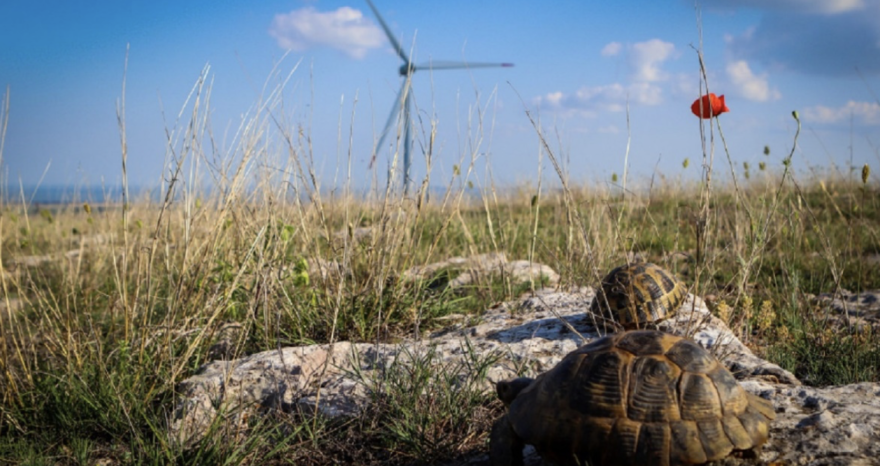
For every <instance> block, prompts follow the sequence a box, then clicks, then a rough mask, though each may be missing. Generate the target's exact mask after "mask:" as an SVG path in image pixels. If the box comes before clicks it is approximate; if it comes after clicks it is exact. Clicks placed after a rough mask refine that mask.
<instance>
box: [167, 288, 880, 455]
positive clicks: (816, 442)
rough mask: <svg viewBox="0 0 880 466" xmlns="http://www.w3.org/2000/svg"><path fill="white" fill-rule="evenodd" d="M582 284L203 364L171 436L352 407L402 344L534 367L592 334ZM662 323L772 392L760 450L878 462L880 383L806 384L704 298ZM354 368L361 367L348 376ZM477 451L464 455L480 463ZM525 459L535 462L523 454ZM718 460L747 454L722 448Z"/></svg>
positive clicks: (499, 375) (499, 371)
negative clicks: (270, 413)
mask: <svg viewBox="0 0 880 466" xmlns="http://www.w3.org/2000/svg"><path fill="white" fill-rule="evenodd" d="M593 298H594V293H593V290H592V289H590V288H577V289H570V290H563V291H559V290H553V289H542V290H538V291H537V292H536V293H534V294H529V295H528V296H526V297H523V298H521V299H517V300H513V301H511V302H508V303H504V304H501V305H499V306H497V307H494V308H492V309H490V310H487V311H486V312H485V313H484V315H483V316H481V320H480V323H479V324H477V325H473V326H467V325H465V324H464V323H458V324H456V325H453V326H451V327H449V328H446V329H444V330H442V331H438V332H435V333H434V334H432V335H430V336H429V337H427V338H425V339H424V340H421V341H405V342H402V343H399V344H379V345H376V344H366V343H360V344H356V343H348V342H339V343H336V344H335V345H312V346H302V347H292V348H281V349H278V350H272V351H266V352H263V353H258V354H254V355H251V356H248V357H245V358H241V359H237V360H233V361H216V362H212V363H209V364H207V365H205V366H204V367H203V368H202V369H201V370H200V371H199V373H198V374H196V375H194V376H192V377H190V378H189V379H187V380H185V381H183V382H182V383H181V384H180V386H179V393H180V398H179V400H178V402H177V405H176V406H175V410H174V418H173V420H172V423H171V426H170V430H171V432H170V436H171V437H172V438H173V439H174V440H176V441H178V442H182V443H184V444H190V443H191V442H193V441H196V440H198V439H200V438H201V437H202V436H203V435H204V432H205V431H206V429H207V427H208V426H209V425H210V424H211V422H214V421H219V422H222V423H223V424H222V425H223V426H224V427H225V428H227V429H230V430H231V431H233V432H241V431H243V430H244V429H245V428H246V425H247V423H246V420H247V418H248V416H252V415H255V413H257V412H258V410H259V409H278V410H281V411H284V412H287V411H290V410H295V409H299V410H308V411H309V412H315V411H319V412H321V413H323V414H325V415H328V416H356V415H358V414H359V413H362V412H363V410H364V409H365V407H366V406H367V403H369V394H370V390H371V389H372V387H371V386H370V383H369V382H365V381H369V380H378V378H379V377H380V376H381V371H380V369H382V368H387V367H390V365H391V364H396V363H400V364H407V360H406V359H405V357H404V355H412V354H419V352H421V351H425V350H427V349H431V350H432V351H434V352H435V354H436V355H437V357H438V358H439V359H440V360H441V362H450V363H454V362H456V361H458V362H462V361H464V359H465V358H467V357H468V353H469V352H471V351H472V352H476V353H477V354H479V355H484V356H489V355H493V356H495V357H496V358H497V359H496V360H495V361H496V362H494V363H493V364H492V365H491V367H490V368H489V370H488V378H489V379H490V380H489V381H486V383H485V387H484V388H485V389H486V390H491V389H492V383H491V381H497V380H501V379H506V378H509V377H512V376H514V375H531V376H534V375H537V374H539V373H541V372H544V371H546V370H548V369H550V368H551V367H553V366H554V365H555V364H556V363H558V362H559V361H560V360H561V359H562V357H563V356H564V355H565V354H567V353H569V352H571V351H572V350H574V349H576V348H577V347H578V346H580V345H582V344H584V343H585V342H589V341H591V340H593V339H595V338H598V337H600V336H602V334H603V333H604V332H601V331H599V328H601V327H600V326H594V325H593V319H592V318H590V317H589V316H588V315H587V314H586V310H587V309H589V305H590V303H591V301H592V299H593ZM661 328H662V329H663V330H665V331H669V332H672V333H675V334H679V335H687V336H690V337H691V338H693V339H694V340H695V341H697V342H698V343H699V344H700V345H702V346H704V347H706V348H708V349H709V350H710V351H712V352H713V353H714V354H715V355H716V356H718V357H719V358H720V359H721V360H722V362H723V363H724V364H725V365H726V366H727V367H728V368H730V369H731V370H732V371H733V372H734V375H735V376H736V377H737V378H738V379H739V380H740V381H741V383H742V384H743V386H744V387H745V389H746V390H749V391H750V392H752V393H755V394H757V395H759V396H763V397H765V398H768V399H770V400H772V402H773V404H774V406H775V408H776V411H777V413H778V414H777V416H778V417H777V419H776V421H775V422H774V423H773V424H772V425H771V437H770V441H769V443H768V444H767V445H766V447H765V448H764V449H763V452H762V454H761V457H760V460H761V462H763V463H770V464H797V465H817V466H818V465H834V466H836V465H845V464H846V465H851V464H856V465H858V464H864V465H877V464H880V463H878V462H877V458H880V442H878V440H880V384H876V383H873V384H872V383H862V384H854V385H847V386H842V387H827V388H817V387H806V386H803V385H801V384H800V382H799V381H798V379H797V378H796V377H795V376H794V375H793V374H791V373H790V372H788V371H786V370H784V369H782V368H781V367H779V366H777V365H775V364H772V363H770V362H768V361H765V360H763V359H761V358H759V357H757V356H756V355H755V354H754V353H753V352H752V351H751V350H750V349H749V348H748V347H747V346H746V345H744V344H743V343H742V342H741V341H739V340H738V339H737V338H736V335H735V334H734V333H733V332H732V331H731V330H730V329H729V328H728V327H727V326H726V325H725V324H724V323H723V322H722V321H721V320H719V319H717V318H715V317H713V316H712V315H711V314H710V312H709V310H708V309H707V308H706V306H705V304H704V303H703V301H702V300H701V299H699V298H697V297H694V296H689V297H688V299H687V300H686V302H685V304H684V306H683V307H682V308H681V309H680V310H679V313H678V314H677V315H676V316H674V317H673V318H670V319H669V320H667V321H665V322H663V323H662V324H661ZM358 374H360V375H358ZM486 463H487V457H486V455H485V454H483V453H480V454H478V455H476V456H474V457H472V458H470V462H469V464H475V465H476V464H486ZM526 464H532V465H537V464H543V463H541V460H540V458H538V457H537V456H536V455H534V454H533V453H532V454H531V455H530V456H528V458H527V462H526ZM719 464H726V465H734V464H755V461H754V460H745V459H736V458H728V459H725V460H723V462H719Z"/></svg>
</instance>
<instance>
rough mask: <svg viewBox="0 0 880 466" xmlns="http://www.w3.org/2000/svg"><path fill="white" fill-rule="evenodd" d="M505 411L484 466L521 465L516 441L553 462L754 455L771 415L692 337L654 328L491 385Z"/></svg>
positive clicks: (632, 464)
mask: <svg viewBox="0 0 880 466" xmlns="http://www.w3.org/2000/svg"><path fill="white" fill-rule="evenodd" d="M496 390H497V392H498V397H499V398H500V399H501V401H503V402H504V404H505V405H506V406H507V407H508V412H507V413H506V414H505V415H503V416H502V417H501V418H499V419H498V420H497V421H496V422H495V424H494V426H493V428H492V434H491V437H490V464H491V465H492V466H510V465H522V464H523V456H522V449H523V447H524V445H525V444H530V445H534V447H535V449H536V450H537V452H538V453H539V454H540V455H541V456H542V457H543V458H544V459H545V460H549V461H552V462H554V463H556V464H561V465H576V464H577V465H581V464H586V462H587V461H589V464H591V465H618V466H636V465H664V466H666V465H670V466H673V465H682V464H700V463H705V462H707V461H714V460H718V459H721V458H724V457H726V456H728V455H729V454H730V453H731V452H733V451H734V450H737V451H742V452H744V453H743V454H744V455H752V456H755V455H757V452H758V449H759V447H760V446H761V445H762V444H763V443H765V442H766V441H767V438H768V436H769V424H770V421H771V420H773V419H774V418H775V417H776V414H775V412H774V411H773V406H772V404H771V403H770V401H768V400H765V399H763V398H761V397H759V396H756V395H753V394H751V393H749V392H747V391H745V389H743V388H742V387H741V386H740V385H739V383H737V381H736V379H735V378H734V377H733V375H732V374H731V373H730V371H728V370H727V369H726V368H725V367H724V366H723V365H722V364H721V363H719V362H718V360H717V359H715V358H714V357H713V356H712V355H711V354H710V353H709V352H708V351H706V350H705V349H703V348H702V347H701V346H699V345H698V344H697V343H695V342H694V341H693V340H691V339H688V338H682V337H679V336H675V335H672V334H668V333H663V332H660V331H657V330H632V331H627V332H623V333H617V334H612V335H609V336H606V337H604V338H601V339H599V340H596V341H594V342H592V343H590V344H588V345H585V346H583V347H581V348H579V349H577V350H575V351H573V352H571V353H569V354H568V355H567V356H565V358H563V360H562V361H560V362H559V364H557V365H556V366H555V367H554V368H553V369H551V370H549V371H548V372H546V373H544V374H542V375H540V376H538V378H536V379H529V378H517V379H512V380H508V381H502V382H498V383H497V384H496Z"/></svg>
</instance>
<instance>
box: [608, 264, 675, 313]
mask: <svg viewBox="0 0 880 466" xmlns="http://www.w3.org/2000/svg"><path fill="white" fill-rule="evenodd" d="M685 296H687V288H686V287H685V285H684V283H682V282H681V281H680V280H678V279H677V278H675V275H673V274H672V273H671V272H669V271H667V270H666V269H664V268H663V267H660V266H659V265H655V264H651V263H649V262H642V263H636V264H626V265H621V266H620V267H617V268H616V269H614V270H612V271H611V272H609V273H608V275H606V276H605V278H603V279H602V286H600V287H599V289H598V290H597V292H596V298H595V299H594V300H593V304H592V305H591V306H590V312H591V313H593V315H598V316H602V317H605V318H606V319H610V320H611V321H612V322H617V323H618V324H620V325H621V326H623V328H625V329H635V328H646V327H649V326H650V325H651V324H653V323H656V322H659V321H661V320H663V319H665V318H667V317H671V316H672V315H673V314H674V313H675V312H676V311H677V310H678V308H679V307H681V304H682V303H683V302H684V298H685Z"/></svg>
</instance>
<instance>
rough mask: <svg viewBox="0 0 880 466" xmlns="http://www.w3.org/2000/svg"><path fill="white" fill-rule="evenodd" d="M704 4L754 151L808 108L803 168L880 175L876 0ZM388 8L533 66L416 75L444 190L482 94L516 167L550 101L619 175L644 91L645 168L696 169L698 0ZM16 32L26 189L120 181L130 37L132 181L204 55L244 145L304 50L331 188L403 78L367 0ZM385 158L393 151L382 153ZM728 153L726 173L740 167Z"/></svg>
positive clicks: (2, 6)
mask: <svg viewBox="0 0 880 466" xmlns="http://www.w3.org/2000/svg"><path fill="white" fill-rule="evenodd" d="M703 3H704V4H703V5H701V8H700V16H701V19H702V34H703V36H702V44H703V50H704V55H705V60H706V66H707V68H708V72H709V79H710V83H709V84H710V87H711V90H712V91H714V92H715V93H717V94H724V95H725V96H726V99H727V104H728V106H729V107H730V108H731V112H730V113H727V114H724V115H722V116H721V123H722V126H723V129H724V134H725V136H726V138H727V142H728V145H729V148H730V151H731V156H732V157H733V159H734V161H735V162H736V163H737V165H738V166H741V164H742V162H749V163H751V164H752V165H753V166H754V165H757V163H758V162H761V161H767V162H768V164H769V165H770V166H779V165H780V164H781V160H782V158H783V157H784V156H785V155H787V153H788V151H789V150H790V148H791V142H792V137H793V134H794V129H795V124H794V121H793V120H792V118H791V116H790V114H791V111H792V110H798V111H799V112H800V114H801V116H802V120H803V123H804V131H803V132H802V134H801V139H800V144H799V146H800V147H799V149H800V150H799V152H798V153H797V155H796V159H795V165H796V166H799V167H801V169H805V168H806V167H807V166H812V167H817V168H818V167H821V170H822V171H820V173H823V172H825V169H826V168H827V167H829V166H830V165H831V164H832V163H833V164H836V165H838V166H840V167H841V168H842V169H843V168H844V167H846V166H848V165H849V162H850V158H852V161H853V165H855V166H859V167H860V166H861V165H862V164H864V163H870V164H871V165H872V166H874V167H876V168H878V169H875V170H874V172H875V173H877V172H880V167H878V164H880V155H878V151H880V102H878V97H877V94H878V93H880V0H714V1H711V2H703ZM375 4H376V6H377V8H378V9H379V11H380V12H381V13H382V14H383V16H384V18H385V19H386V21H387V22H388V23H389V26H390V27H391V29H392V30H393V31H394V32H395V33H396V36H397V37H398V39H399V40H401V42H402V43H403V44H404V47H405V48H407V49H409V48H410V47H414V56H415V58H414V61H415V62H423V61H428V60H467V61H472V62H484V61H489V62H496V61H497V62H513V63H515V65H516V66H515V67H514V68H498V69H478V70H471V71H460V70H445V71H436V72H434V73H433V75H432V74H431V73H428V72H426V71H422V72H419V73H416V74H415V76H414V81H413V85H414V92H415V94H414V95H415V98H416V102H417V104H418V106H419V111H420V114H421V115H422V122H423V124H427V122H428V121H430V120H431V119H433V120H434V121H436V123H437V147H438V149H437V152H436V154H435V171H434V176H435V178H434V179H435V181H436V184H443V183H444V180H446V179H448V177H449V176H451V173H452V166H453V165H454V164H457V163H459V161H460V158H461V157H462V154H463V153H468V150H469V149H468V141H469V140H471V141H472V140H474V136H473V132H474V130H476V126H477V125H476V123H474V122H473V119H472V117H471V116H470V115H473V112H472V111H470V109H472V108H473V107H474V106H476V105H478V106H479V107H480V108H482V109H484V111H485V114H484V118H485V123H484V127H485V130H484V134H483V138H482V143H481V145H480V147H479V149H478V150H477V152H478V153H480V154H487V155H488V157H489V159H490V160H491V163H492V167H493V176H494V178H495V180H496V181H498V182H502V183H507V184H510V183H515V182H521V181H525V180H532V181H534V180H535V178H536V173H537V167H538V147H539V143H538V138H537V136H536V133H535V131H534V130H533V129H532V127H531V124H530V123H529V120H528V118H527V117H526V115H525V111H524V110H525V109H529V110H530V111H532V112H533V115H536V116H540V120H541V124H542V126H543V127H544V129H545V131H546V132H547V134H548V135H549V137H550V143H551V147H552V148H553V149H554V150H555V151H557V154H558V155H560V157H561V158H562V159H563V160H566V161H567V163H568V164H569V171H570V174H571V177H572V178H573V179H575V180H582V181H594V180H606V181H607V180H608V179H609V178H610V176H611V174H612V173H615V172H616V173H622V171H623V165H624V162H623V156H624V153H625V151H626V146H627V123H626V112H625V109H626V105H627V101H628V102H629V116H630V124H631V133H632V135H631V137H632V139H631V148H630V154H629V162H630V173H632V174H633V175H634V176H636V177H648V176H650V175H651V173H652V172H653V171H654V170H655V167H656V169H657V170H659V171H660V172H662V173H663V174H665V175H670V176H678V175H679V174H681V173H682V172H683V171H684V173H685V175H686V176H688V175H690V176H693V177H697V176H699V168H698V163H696V162H698V160H699V159H700V157H701V147H700V140H699V124H698V119H697V118H696V117H695V116H694V115H692V114H691V113H690V105H691V103H692V102H693V101H694V99H696V98H697V97H698V93H699V90H698V89H699V88H698V85H699V68H698V62H697V55H696V52H695V51H694V49H693V48H692V47H691V46H692V45H693V46H698V45H699V43H700V36H699V31H698V28H697V13H696V9H695V5H694V3H693V2H688V1H679V0H670V1H666V2H656V1H634V0H625V1H619V2H598V1H582V0H579V1H574V0H572V1H557V2H552V3H551V2H535V1H531V2H527V1H506V2H505V1H495V0H486V1H479V2H472V1H460V0H449V1H444V2H411V1H401V0H375ZM414 34H415V37H416V40H415V44H414V45H413V36H414ZM0 43H2V44H3V45H2V47H0V85H3V87H6V86H9V88H10V91H11V99H10V120H9V128H8V132H7V135H6V144H5V148H4V153H3V167H2V168H3V176H4V177H5V179H6V181H7V182H8V183H11V184H15V185H17V184H18V180H19V179H20V180H22V182H23V183H25V184H34V183H36V182H37V181H38V180H39V179H40V178H41V177H42V176H43V173H44V171H45V173H46V174H45V179H44V181H43V182H44V183H48V184H67V185H74V184H83V183H86V184H96V183H100V182H102V181H103V182H105V183H108V184H116V183H118V182H119V180H120V173H121V170H120V165H121V162H120V155H119V154H120V148H119V146H120V143H119V133H118V131H117V124H116V113H115V111H116V110H115V107H116V102H117V99H118V98H119V96H120V95H121V83H122V74H123V62H124V58H125V50H126V44H130V55H129V63H128V79H127V90H126V107H127V112H126V117H127V128H128V130H127V135H128V147H129V167H130V168H129V177H130V181H131V182H132V183H134V184H145V185H156V184H157V183H158V181H159V178H160V177H161V176H162V165H163V161H164V157H165V148H164V146H165V144H164V140H165V126H166V125H165V123H164V122H163V117H162V109H163V108H164V111H165V114H166V119H168V120H173V117H174V115H176V114H177V112H178V110H179V108H180V107H181V105H182V104H183V103H184V101H185V99H186V96H187V94H188V93H189V91H190V89H191V88H192V86H193V84H194V82H195V81H196V79H197V78H198V75H199V73H200V71H201V70H202V68H203V67H204V66H205V64H210V65H211V73H212V77H213V92H212V96H211V106H212V110H211V123H212V125H213V128H214V132H215V136H216V137H217V138H218V140H221V141H222V140H225V141H227V142H228V141H229V140H230V139H231V136H230V134H231V132H232V131H234V129H235V128H236V127H237V126H238V124H239V122H240V119H241V115H242V114H244V113H245V112H247V110H248V109H249V107H250V106H251V105H252V104H253V103H254V102H255V101H256V100H257V99H258V97H259V95H260V90H261V88H262V86H263V83H264V81H265V80H266V78H267V77H268V76H269V75H270V72H271V70H272V68H273V65H275V64H276V63H277V61H278V60H279V59H280V58H281V57H282V56H283V55H284V53H285V51H286V49H291V52H290V53H289V54H288V55H287V56H286V58H285V59H284V61H283V62H282V64H281V68H282V69H283V70H288V71H289V70H290V69H292V68H293V67H294V66H295V65H296V64H297V62H299V63H300V65H299V68H297V70H296V71H295V72H294V74H293V77H292V79H291V81H290V83H289V84H288V86H287V87H286V88H285V89H286V90H285V94H284V95H285V112H287V113H288V115H289V118H290V120H289V121H292V122H294V123H297V124H302V125H304V126H306V127H307V128H309V131H310V132H311V136H312V140H313V143H314V158H315V161H316V164H317V166H318V169H319V171H320V174H321V177H322V179H323V180H324V183H325V186H326V185H327V184H330V183H332V182H333V179H334V174H335V171H336V168H337V157H338V154H339V153H342V154H345V153H346V151H348V142H347V140H348V131H349V129H350V126H351V127H352V128H353V136H352V137H353V145H352V153H353V157H354V161H353V171H354V173H355V178H356V179H357V180H358V183H361V184H364V183H367V182H368V181H369V175H368V173H367V172H368V168H367V167H368V163H369V158H370V153H371V146H372V144H373V141H374V138H375V137H376V136H377V135H376V133H378V132H379V131H380V130H381V127H382V126H383V125H384V122H385V119H386V117H387V115H388V112H389V110H390V108H391V104H392V101H393V99H394V96H395V94H396V93H397V89H398V87H399V85H400V81H399V77H398V75H397V68H398V67H399V66H400V60H399V58H398V57H397V56H396V55H395V54H394V52H393V51H392V49H391V47H390V46H389V44H388V42H387V40H386V39H385V37H384V34H383V33H382V31H381V29H380V28H379V25H378V22H377V21H376V20H375V17H374V15H373V14H372V12H371V11H370V9H369V8H368V6H367V5H366V3H365V2H363V1H324V0H310V1H302V0H287V1H283V2H282V1H275V0H264V1H259V2H253V1H233V0H229V1H223V2H216V1H211V2H209V1H174V2H172V1H152V2H140V1H129V0H114V1H102V0H93V1H91V2H70V1H47V0H4V1H3V2H0ZM859 73H860V74H861V76H860V74H859ZM356 95H357V104H356V108H355V117H354V121H353V123H352V120H351V114H352V105H353V102H354V98H355V96H356ZM520 98H521V99H522V101H520ZM340 101H341V102H342V106H341V107H340ZM340 112H341V114H342V116H341V118H342V122H343V128H342V132H343V135H344V137H343V138H342V139H343V143H342V145H341V146H340V145H339V144H338V143H337V139H338V132H339V127H338V124H339V121H340ZM469 118H471V119H470V120H469ZM426 129H427V127H426ZM224 134H225V136H224ZM224 138H225V139H224ZM765 145H769V146H770V148H771V156H770V157H769V158H766V157H765V156H764V155H763V154H762V151H763V148H764V146H765ZM483 157H484V158H481V159H480V161H478V165H479V166H482V165H483V164H484V163H485V160H486V159H485V155H484V156H483ZM685 158H689V159H690V160H691V165H690V167H689V168H688V169H687V170H684V169H683V168H682V161H683V160H684V159H685ZM387 160H388V156H387V151H386V153H384V154H382V155H380V158H379V166H380V167H384V164H386V163H387ZM545 160H546V159H545ZM47 167H48V170H47ZM546 168H549V165H548V166H546V167H545V169H546ZM715 169H716V171H721V172H722V173H725V172H727V171H728V169H727V167H726V163H724V164H721V163H716V166H715ZM382 170H384V168H381V169H380V171H382ZM414 171H415V175H416V178H419V177H420V176H421V173H423V171H424V162H423V161H422V160H421V157H420V156H419V155H418V154H417V155H416V161H415V165H414ZM545 173H549V172H547V171H545ZM548 176H549V174H548ZM437 177H439V179H438V178H437Z"/></svg>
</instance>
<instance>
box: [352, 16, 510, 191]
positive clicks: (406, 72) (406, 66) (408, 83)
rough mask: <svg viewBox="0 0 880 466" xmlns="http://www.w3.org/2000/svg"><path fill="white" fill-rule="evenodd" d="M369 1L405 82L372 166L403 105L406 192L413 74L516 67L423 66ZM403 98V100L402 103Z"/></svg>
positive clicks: (438, 64)
mask: <svg viewBox="0 0 880 466" xmlns="http://www.w3.org/2000/svg"><path fill="white" fill-rule="evenodd" d="M367 4H368V5H370V9H371V10H373V14H375V15H376V19H378V20H379V24H381V25H382V29H384V30H385V35H386V36H388V42H391V45H392V46H393V47H394V50H395V51H396V52H397V55H399V56H400V58H401V59H402V60H403V65H401V66H400V69H399V71H398V72H399V73H400V76H401V77H403V83H402V84H401V85H400V91H398V92H397V98H396V99H395V100H394V106H393V107H391V113H390V114H389V115H388V121H387V122H386V123H385V128H384V129H382V135H381V136H380V137H379V142H377V143H376V147H375V148H374V149H373V154H372V158H371V161H370V165H372V164H373V162H374V161H375V160H376V154H377V153H378V152H379V150H380V149H381V147H382V143H383V142H385V137H386V136H388V130H389V129H390V128H391V124H392V123H393V122H394V120H395V118H396V117H397V114H398V113H399V112H400V108H401V107H403V125H404V130H403V192H404V193H406V192H407V191H408V190H409V183H410V181H411V180H410V176H409V168H410V162H411V160H410V149H411V146H412V120H411V118H410V112H411V111H412V92H411V91H412V89H411V87H412V75H413V73H415V72H416V71H417V70H420V69H428V70H451V69H462V68H494V67H510V66H513V63H468V62H451V61H440V62H434V61H432V62H428V63H423V64H420V65H416V64H414V63H413V62H412V61H410V59H409V56H408V55H407V54H406V51H405V50H403V47H401V46H400V42H398V41H397V39H396V38H395V37H394V34H392V33H391V28H389V27H388V24H386V23H385V20H384V19H382V15H380V14H379V10H377V9H376V6H375V5H373V2H372V1H371V0H367ZM401 98H403V101H402V102H401Z"/></svg>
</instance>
